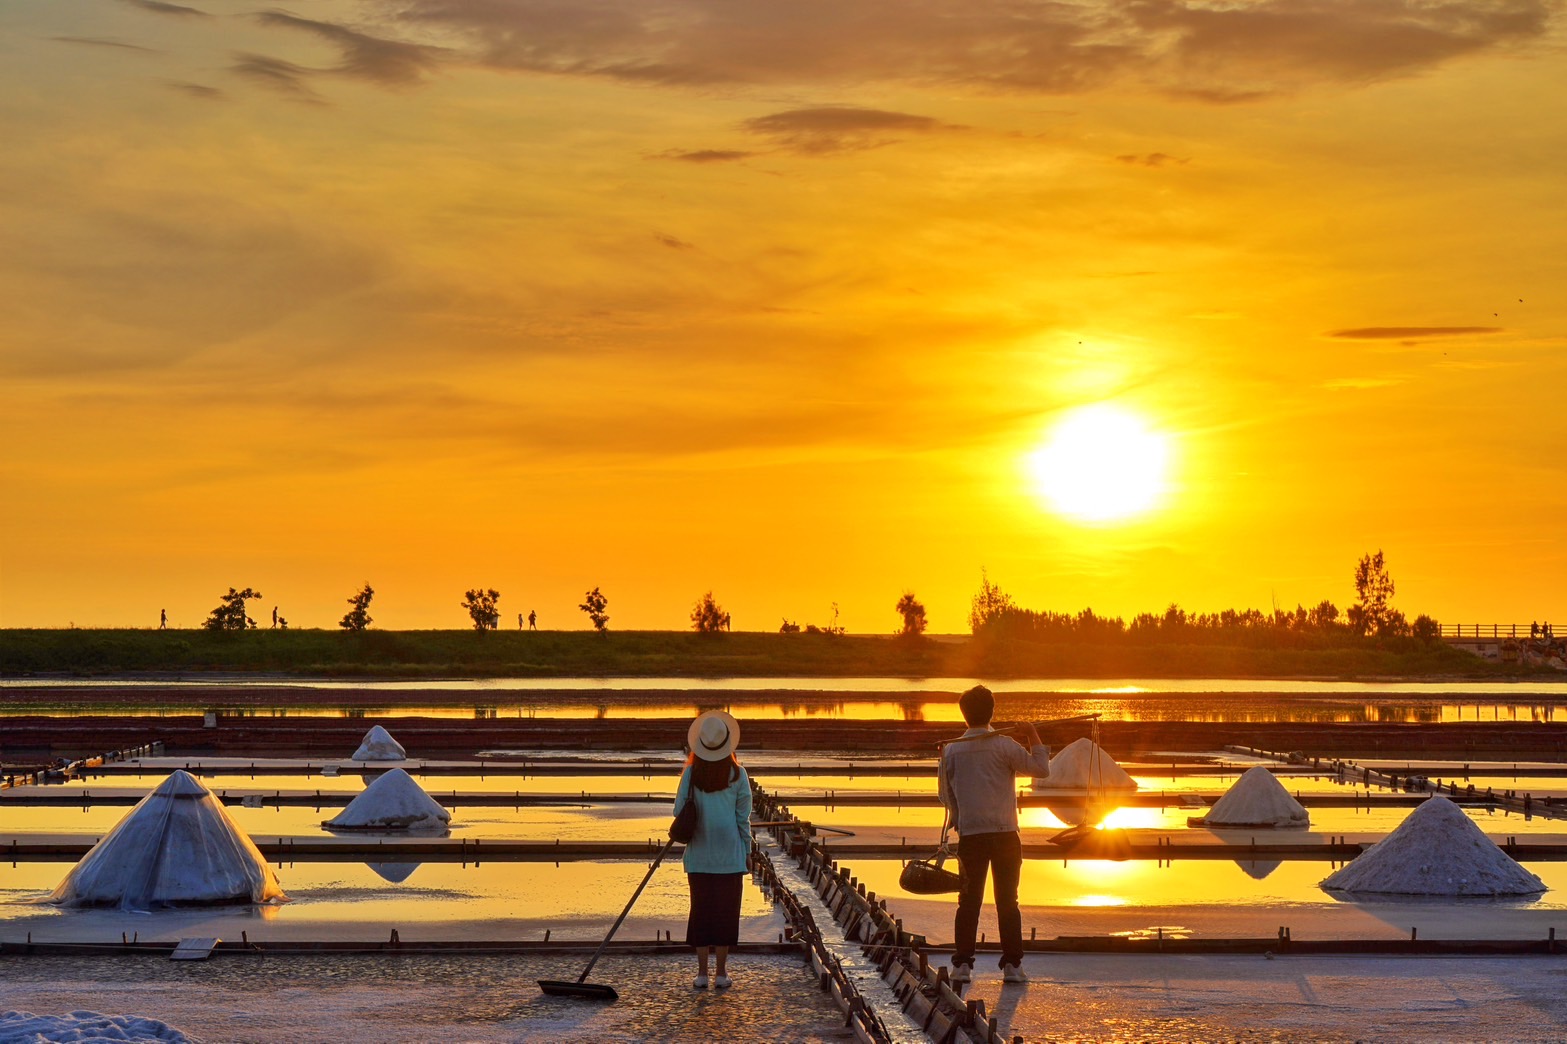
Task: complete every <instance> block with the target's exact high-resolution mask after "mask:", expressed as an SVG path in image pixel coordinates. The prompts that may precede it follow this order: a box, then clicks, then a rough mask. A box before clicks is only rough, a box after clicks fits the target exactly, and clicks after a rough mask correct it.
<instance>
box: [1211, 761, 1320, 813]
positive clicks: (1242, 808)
mask: <svg viewBox="0 0 1567 1044" xmlns="http://www.w3.org/2000/svg"><path fill="white" fill-rule="evenodd" d="M1203 825H1204V826H1211V827H1304V826H1310V825H1311V816H1310V815H1309V814H1308V813H1307V812H1306V809H1305V808H1304V807H1303V806H1302V805H1301V803H1300V802H1299V801H1296V800H1295V799H1294V798H1292V797H1290V793H1289V791H1287V790H1285V789H1284V784H1282V783H1280V782H1279V781H1278V780H1277V779H1276V778H1274V775H1273V773H1271V772H1269V771H1268V770H1267V769H1266V768H1264V767H1262V766H1261V765H1257V766H1254V767H1253V768H1249V769H1247V770H1246V771H1245V772H1244V773H1242V774H1241V778H1240V779H1237V780H1236V781H1235V783H1234V784H1233V785H1232V786H1231V787H1230V789H1229V790H1226V791H1225V792H1224V796H1223V797H1221V798H1220V799H1219V800H1218V801H1215V802H1214V803H1213V808H1212V809H1211V810H1210V811H1209V812H1208V815H1207V818H1205V819H1204V820H1203Z"/></svg>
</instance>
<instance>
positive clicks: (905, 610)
mask: <svg viewBox="0 0 1567 1044" xmlns="http://www.w3.org/2000/svg"><path fill="white" fill-rule="evenodd" d="M898 615H899V616H901V617H903V627H902V628H901V629H900V630H899V631H898V633H899V634H901V635H903V636H904V637H906V638H918V637H919V636H920V635H922V634H924V633H925V607H924V606H923V605H921V604H920V601H919V599H917V598H915V597H914V592H913V591H905V592H903V597H901V598H899V599H898Z"/></svg>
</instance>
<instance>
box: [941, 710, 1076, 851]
mask: <svg viewBox="0 0 1567 1044" xmlns="http://www.w3.org/2000/svg"><path fill="white" fill-rule="evenodd" d="M987 733H989V734H991V738H989V739H979V740H974V741H972V742H970V743H949V744H947V746H946V749H945V750H943V751H942V753H941V770H940V772H938V773H937V781H938V782H937V792H938V793H939V794H940V795H941V803H942V804H943V805H946V806H947V808H948V810H950V811H951V813H952V823H953V825H954V826H955V827H956V828H957V831H958V833H959V834H995V833H1003V832H1010V831H1015V830H1017V777H1018V776H1034V777H1036V778H1039V779H1043V778H1046V777H1048V776H1049V775H1050V748H1049V747H1047V746H1045V745H1044V744H1043V743H1040V744H1036V745H1035V746H1034V748H1033V749H1032V750H1025V749H1023V745H1022V744H1021V743H1019V742H1017V741H1016V740H1014V739H1013V738H1012V737H1011V736H997V735H994V733H995V730H994V729H992V728H991V727H990V726H988V725H985V726H981V727H980V728H977V729H969V730H968V731H967V732H965V733H964V734H963V738H964V739H967V738H968V737H970V736H984V735H986V734H987Z"/></svg>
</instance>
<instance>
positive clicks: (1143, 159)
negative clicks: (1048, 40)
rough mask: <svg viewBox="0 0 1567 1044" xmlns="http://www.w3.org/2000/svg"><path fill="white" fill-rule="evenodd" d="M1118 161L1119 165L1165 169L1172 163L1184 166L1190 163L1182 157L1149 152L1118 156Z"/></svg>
mask: <svg viewBox="0 0 1567 1044" xmlns="http://www.w3.org/2000/svg"><path fill="white" fill-rule="evenodd" d="M1116 161H1117V162H1118V163H1130V164H1132V165H1133V166H1138V167H1163V166H1166V165H1167V164H1171V163H1176V164H1182V163H1187V162H1189V161H1188V160H1186V159H1183V158H1181V157H1178V156H1171V155H1170V154H1169V153H1167V152H1147V153H1143V154H1142V155H1137V154H1128V155H1124V156H1117V157H1116Z"/></svg>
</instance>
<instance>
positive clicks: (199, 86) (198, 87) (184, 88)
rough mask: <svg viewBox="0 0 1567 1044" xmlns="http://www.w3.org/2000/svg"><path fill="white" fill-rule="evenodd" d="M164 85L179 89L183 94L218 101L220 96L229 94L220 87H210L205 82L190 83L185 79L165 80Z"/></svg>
mask: <svg viewBox="0 0 1567 1044" xmlns="http://www.w3.org/2000/svg"><path fill="white" fill-rule="evenodd" d="M164 86H165V87H167V88H168V89H169V90H171V91H179V92H180V93H181V94H188V95H190V96H191V97H192V98H201V99H203V100H206V101H217V100H218V99H219V98H225V97H227V95H225V94H224V93H223V92H222V91H221V90H219V89H218V88H216V87H209V86H207V85H206V84H204V83H188V82H186V81H184V80H166V81H164Z"/></svg>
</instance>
